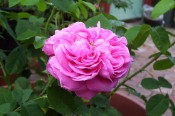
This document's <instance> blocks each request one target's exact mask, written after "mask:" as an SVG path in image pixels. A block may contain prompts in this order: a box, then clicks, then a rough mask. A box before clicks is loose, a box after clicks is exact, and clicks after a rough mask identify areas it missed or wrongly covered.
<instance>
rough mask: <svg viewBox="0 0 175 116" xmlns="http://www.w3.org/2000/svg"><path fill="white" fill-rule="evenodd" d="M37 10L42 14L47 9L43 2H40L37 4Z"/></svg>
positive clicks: (42, 0) (41, 0)
mask: <svg viewBox="0 0 175 116" xmlns="http://www.w3.org/2000/svg"><path fill="white" fill-rule="evenodd" d="M37 8H38V10H40V11H42V12H44V11H45V10H46V9H47V4H46V2H45V1H44V0H40V1H39V2H38V4H37Z"/></svg>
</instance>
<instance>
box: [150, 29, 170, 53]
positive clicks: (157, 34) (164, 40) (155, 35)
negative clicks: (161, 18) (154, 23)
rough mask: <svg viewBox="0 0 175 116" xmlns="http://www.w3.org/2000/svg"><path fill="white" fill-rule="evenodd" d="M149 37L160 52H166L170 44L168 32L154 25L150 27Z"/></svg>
mask: <svg viewBox="0 0 175 116" xmlns="http://www.w3.org/2000/svg"><path fill="white" fill-rule="evenodd" d="M151 37H152V40H153V42H154V44H155V45H156V47H157V48H158V49H159V50H160V51H161V52H162V53H166V51H167V50H168V48H169V46H170V40H169V36H168V33H167V32H166V30H165V29H164V28H163V27H155V28H152V29H151Z"/></svg>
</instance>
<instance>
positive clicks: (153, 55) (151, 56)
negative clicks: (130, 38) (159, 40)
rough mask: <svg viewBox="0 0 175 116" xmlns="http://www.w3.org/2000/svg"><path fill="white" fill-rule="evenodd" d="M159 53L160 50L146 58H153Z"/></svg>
mask: <svg viewBox="0 0 175 116" xmlns="http://www.w3.org/2000/svg"><path fill="white" fill-rule="evenodd" d="M160 55H161V52H157V53H154V54H151V55H150V56H149V57H148V58H153V57H157V56H160Z"/></svg>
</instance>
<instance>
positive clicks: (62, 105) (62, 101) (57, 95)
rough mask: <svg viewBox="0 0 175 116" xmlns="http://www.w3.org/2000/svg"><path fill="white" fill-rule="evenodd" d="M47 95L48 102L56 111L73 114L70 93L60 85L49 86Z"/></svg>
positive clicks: (72, 101) (72, 102)
mask: <svg viewBox="0 0 175 116" xmlns="http://www.w3.org/2000/svg"><path fill="white" fill-rule="evenodd" d="M47 95H48V100H49V103H50V104H51V106H52V107H53V108H54V109H55V110H56V111H57V112H59V113H61V114H63V115H66V114H67V115H68V114H73V111H74V107H73V104H74V100H73V96H72V95H71V93H69V92H68V91H66V90H64V89H62V88H60V87H50V88H48V91H47ZM55 101H57V102H55Z"/></svg>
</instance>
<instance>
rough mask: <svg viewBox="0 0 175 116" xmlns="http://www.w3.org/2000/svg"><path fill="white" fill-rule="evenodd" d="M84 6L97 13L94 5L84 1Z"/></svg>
mask: <svg viewBox="0 0 175 116" xmlns="http://www.w3.org/2000/svg"><path fill="white" fill-rule="evenodd" d="M82 4H83V5H85V6H86V7H88V8H89V9H91V10H92V11H93V12H95V11H96V8H95V6H94V5H93V4H92V3H90V2H85V1H82Z"/></svg>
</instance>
